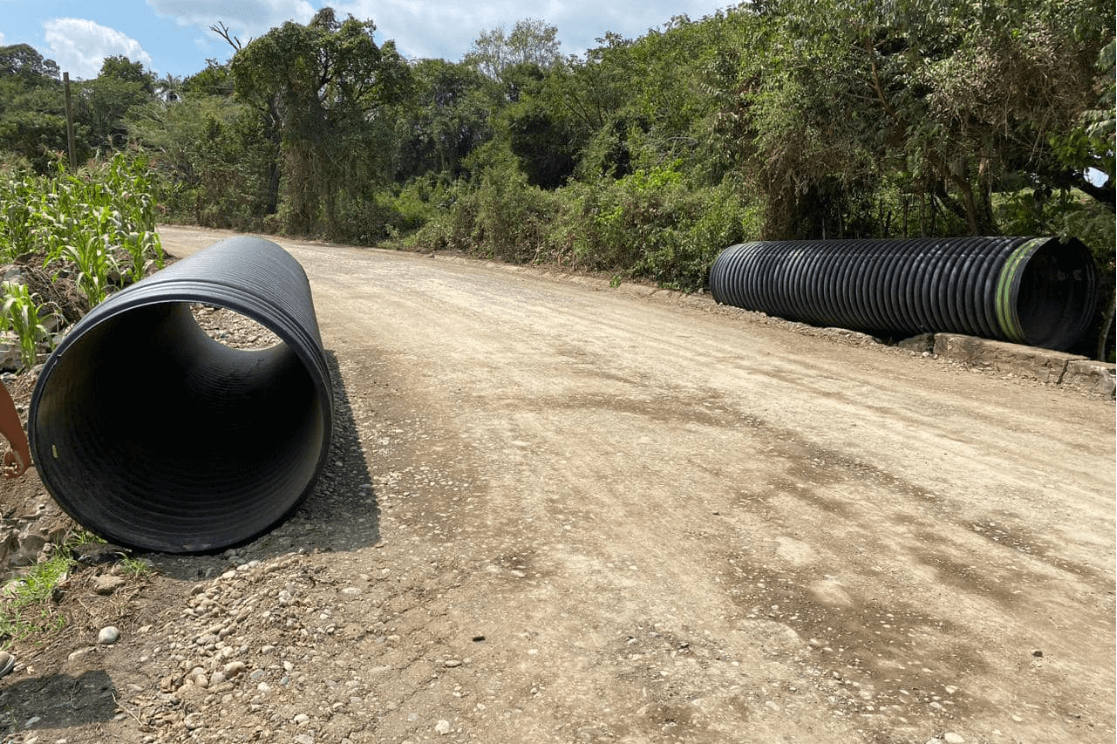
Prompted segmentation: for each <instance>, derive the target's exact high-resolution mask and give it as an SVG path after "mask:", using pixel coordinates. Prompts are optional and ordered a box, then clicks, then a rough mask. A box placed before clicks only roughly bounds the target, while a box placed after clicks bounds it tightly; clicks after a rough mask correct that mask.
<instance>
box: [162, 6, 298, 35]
mask: <svg viewBox="0 0 1117 744" xmlns="http://www.w3.org/2000/svg"><path fill="white" fill-rule="evenodd" d="M147 4H148V5H150V6H151V7H152V8H154V9H155V12H157V13H158V14H159V15H161V16H165V17H168V18H173V19H174V20H175V21H177V22H178V23H179V24H180V25H183V26H197V27H199V28H203V29H208V28H209V27H210V26H214V25H216V24H217V23H218V22H221V23H224V24H225V25H226V26H227V27H228V28H229V31H230V32H232V34H233V35H234V36H237V37H238V38H240V40H241V43H243V44H247V43H248V41H249V39H253V38H255V37H257V36H263V35H264V34H266V33H267V32H268V30H269V29H271V28H274V27H275V26H281V25H283V23H284V22H285V21H297V22H299V23H306V22H308V21H309V20H310V19H311V18H313V17H314V13H315V8H314V6H312V5H311V4H310V3H308V2H306V0H247V2H235V3H231V2H228V0H147ZM222 43H224V42H222Z"/></svg>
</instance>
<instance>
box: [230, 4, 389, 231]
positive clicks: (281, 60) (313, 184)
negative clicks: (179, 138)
mask: <svg viewBox="0 0 1117 744" xmlns="http://www.w3.org/2000/svg"><path fill="white" fill-rule="evenodd" d="M375 28H376V27H375V25H374V24H373V22H372V21H358V20H356V19H354V18H352V17H350V18H348V19H347V20H344V21H339V20H337V18H336V17H335V14H334V11H333V10H332V9H331V8H323V9H322V10H320V11H319V12H318V13H317V14H316V15H315V16H314V19H313V20H311V22H310V23H308V24H307V25H305V26H303V25H300V24H297V23H293V22H287V23H284V24H283V25H282V26H280V27H279V28H274V29H272V30H271V31H269V32H268V33H267V34H265V35H264V36H261V37H260V38H258V39H255V40H253V41H252V42H250V43H249V44H247V45H245V46H244V48H243V49H240V50H239V51H237V52H236V54H235V55H234V56H233V59H232V60H231V62H230V71H231V73H232V76H233V80H234V82H235V86H236V93H237V96H238V98H239V99H241V100H243V101H246V102H248V103H249V104H250V105H252V106H253V107H254V108H256V109H257V110H258V111H259V112H260V114H261V116H262V117H263V118H264V121H265V128H266V129H269V130H271V131H275V132H277V133H278V135H279V138H280V157H281V161H282V169H283V175H284V177H285V186H284V187H283V189H282V195H283V198H284V199H285V201H286V205H287V216H286V225H287V228H288V229H290V230H291V231H293V232H296V233H314V232H317V231H319V230H320V229H323V228H324V229H325V230H326V232H327V233H328V234H330V235H333V236H337V235H339V234H340V233H341V231H342V225H341V217H342V215H341V212H340V208H341V205H340V204H339V199H340V200H345V201H346V202H347V203H349V204H351V205H353V208H354V209H356V202H357V201H359V200H360V199H361V198H367V197H368V196H369V193H368V192H367V187H368V186H369V185H370V184H375V183H377V182H383V181H385V180H386V179H387V177H388V169H389V164H388V163H387V162H386V157H385V155H386V153H388V152H389V147H388V144H389V137H390V133H391V126H390V122H386V121H383V117H382V116H381V114H382V113H383V112H384V111H385V110H386V107H388V106H390V105H392V104H394V103H397V102H398V101H400V100H401V99H402V98H403V97H404V96H405V95H406V94H407V91H408V87H409V84H410V74H409V69H408V67H407V65H406V63H405V62H404V61H403V60H402V59H401V58H400V56H399V54H398V53H397V52H396V50H395V45H394V43H393V42H391V41H388V42H385V44H384V45H383V46H382V47H380V46H377V44H376V42H375V41H374V40H373V31H374V30H375Z"/></svg>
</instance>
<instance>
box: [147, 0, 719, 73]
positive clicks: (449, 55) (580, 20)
mask: <svg viewBox="0 0 1117 744" xmlns="http://www.w3.org/2000/svg"><path fill="white" fill-rule="evenodd" d="M148 1H149V2H153V1H155V0H148ZM733 4H734V3H732V2H730V1H728V0H645V1H644V2H641V3H639V4H637V3H603V2H601V1H600V0H496V1H495V2H488V3H462V2H460V0H351V2H338V3H333V4H332V5H333V7H334V8H335V9H336V10H337V12H338V14H339V16H344V14H346V13H348V14H351V15H353V16H354V17H356V18H359V19H361V20H365V19H369V18H371V19H372V20H373V21H374V22H375V23H376V40H377V42H382V41H383V40H384V39H394V40H395V41H396V45H397V46H398V47H399V50H400V53H401V54H403V56H405V57H413V58H414V57H438V58H442V59H446V60H449V61H452V62H456V61H458V60H460V59H461V58H462V56H463V55H465V53H466V52H468V51H469V48H470V46H471V45H472V43H473V41H474V40H475V39H476V38H477V37H478V36H480V34H481V32H482V31H487V30H489V29H493V28H497V27H499V26H503V27H504V28H506V29H511V28H512V26H514V25H515V24H516V21H520V20H523V19H526V18H532V19H535V20H541V21H544V22H545V23H547V24H550V25H553V26H556V27H557V28H558V38H559V41H560V42H561V47H560V50H559V51H560V52H561V53H562V54H564V55H569V54H578V55H580V54H583V53H584V52H585V51H586V50H587V49H592V48H594V47H596V46H598V44H597V39H599V38H601V37H603V36H605V33H606V32H608V31H613V32H615V33H619V34H620V35H621V36H624V37H626V38H630V39H634V38H638V37H640V36H643V35H644V34H645V33H647V31H648V29H649V28H656V27H659V26H662V25H663V24H665V23H667V22H668V21H670V20H671V18H672V16H675V15H680V14H684V13H685V14H689V15H690V18H691V19H692V20H699V19H700V18H702V17H703V16H705V15H710V14H712V13H713V12H714V11H715V10H717V9H718V8H724V7H727V6H730V5H733Z"/></svg>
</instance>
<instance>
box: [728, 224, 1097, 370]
mask: <svg viewBox="0 0 1117 744" xmlns="http://www.w3.org/2000/svg"><path fill="white" fill-rule="evenodd" d="M710 291H711V292H712V294H713V296H714V299H715V300H716V301H718V302H720V303H723V304H727V305H735V306H737V307H742V308H745V309H747V310H759V311H762V312H765V313H768V314H770V315H778V316H780V317H783V318H787V319H789V320H797V321H801V322H804V323H810V324H812V325H820V326H840V327H842V328H849V329H851V330H856V331H863V332H866V333H873V334H877V335H882V336H914V335H917V334H920V333H939V332H950V333H963V334H967V335H971V336H981V337H984V338H992V339H999V340H1002V341H1012V342H1015V343H1020V344H1029V345H1032V346H1042V347H1046V348H1049V349H1063V350H1065V349H1068V348H1070V347H1071V346H1073V345H1074V344H1075V342H1077V341H1078V340H1079V339H1080V338H1081V337H1082V335H1083V334H1084V333H1085V332H1086V330H1087V328H1088V327H1089V325H1090V322H1091V320H1092V319H1093V315H1094V309H1095V307H1096V305H1097V297H1098V274H1097V268H1096V266H1095V264H1094V259H1093V256H1091V255H1090V251H1089V250H1088V249H1087V248H1086V246H1084V245H1083V244H1082V243H1081V242H1079V241H1077V240H1074V239H1071V240H1066V241H1060V240H1059V239H1058V238H919V239H913V240H802V241H772V242H756V243H739V244H737V245H733V246H730V247H729V248H726V249H725V250H724V251H722V252H721V254H720V255H719V256H718V257H717V259H715V260H714V264H713V266H712V267H711V269H710Z"/></svg>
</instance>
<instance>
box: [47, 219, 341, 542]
mask: <svg viewBox="0 0 1117 744" xmlns="http://www.w3.org/2000/svg"><path fill="white" fill-rule="evenodd" d="M192 303H200V304H206V305H213V306H217V307H222V308H227V309H229V310H232V311H235V312H237V313H240V314H241V315H244V316H247V317H248V318H251V319H252V320H255V321H256V322H258V323H260V324H261V325H263V326H264V327H266V328H267V329H269V330H271V331H272V332H273V333H275V334H276V335H277V336H278V337H279V338H280V341H281V342H280V343H278V344H277V345H275V346H272V347H270V348H267V349H262V350H255V351H249V350H237V349H232V348H229V347H227V346H225V345H223V344H221V343H219V342H217V341H214V340H212V339H211V338H209V336H207V335H206V333H205V332H204V331H202V329H201V328H200V327H199V326H198V324H197V322H195V320H194V317H193V314H192V313H191V310H190V305H191V304H192ZM332 422H333V392H332V383H331V381H330V372H329V368H328V366H327V364H326V357H325V353H324V351H323V348H322V339H321V336H320V335H319V331H318V321H317V319H316V317H315V315H314V305H313V302H312V300H311V294H310V284H309V283H308V281H307V278H306V274H305V273H304V272H303V270H302V267H301V266H299V264H298V262H296V261H295V259H294V258H292V257H291V256H290V255H289V254H288V253H287V252H285V251H284V250H283V249H282V248H280V247H279V246H278V245H276V244H275V243H272V242H270V241H267V240H262V239H260V238H251V237H236V238H230V239H228V240H223V241H221V242H220V243H217V244H215V245H213V246H211V247H210V248H207V249H206V250H204V251H202V252H200V253H197V254H195V255H193V256H191V257H189V258H186V259H184V260H182V261H179V262H177V263H175V264H173V265H171V266H169V267H167V268H166V269H164V270H163V271H160V272H159V273H157V274H154V275H152V276H150V277H148V278H147V279H145V280H143V281H141V282H139V283H137V284H135V285H133V286H132V287H129V288H128V289H126V290H124V291H122V292H120V293H119V294H117V295H114V296H112V297H111V298H109V299H108V300H106V301H105V302H103V303H102V304H101V305H99V306H97V307H96V308H94V309H93V310H92V312H90V313H89V314H88V315H86V316H85V318H83V319H82V320H81V321H80V322H79V323H78V324H77V325H75V326H74V328H73V330H72V331H71V332H70V334H69V335H68V336H67V337H66V338H65V339H64V340H63V341H62V343H61V344H59V346H58V348H57V349H56V350H55V351H54V353H53V354H51V356H50V358H49V359H48V360H47V362H46V364H45V365H44V366H43V370H42V373H41V375H40V377H39V381H38V384H37V386H36V388H35V392H34V395H33V396H32V399H31V410H30V415H29V421H28V433H29V435H30V440H31V451H32V457H33V458H34V461H35V465H36V467H37V468H38V471H39V475H40V477H41V478H42V481H43V483H44V485H45V486H46V487H47V490H48V491H50V493H51V495H52V496H53V497H54V499H55V500H56V501H57V502H58V504H59V505H60V506H61V507H62V508H63V509H65V511H66V512H67V513H68V514H70V516H71V517H73V518H74V519H75V520H76V521H77V522H78V523H79V524H82V525H84V526H85V527H87V528H88V529H90V530H92V531H94V532H96V533H98V534H100V535H102V536H104V537H105V538H107V539H109V540H112V541H115V542H117V543H120V544H122V545H125V546H130V547H134V548H141V549H145V550H156V551H164V552H170V553H189V552H201V551H208V550H216V549H220V548H225V547H228V546H230V545H235V544H237V543H240V542H244V541H245V540H248V539H249V538H252V537H254V536H256V535H258V534H260V533H261V532H263V531H265V530H267V529H268V528H269V527H271V526H272V525H274V524H275V523H276V522H278V521H279V520H280V519H281V518H282V517H283V516H284V515H285V514H287V513H288V512H289V511H290V510H291V509H292V508H293V507H294V506H295V505H296V504H297V503H298V502H299V501H300V500H302V498H303V497H305V496H306V495H307V494H308V493H309V492H310V490H311V488H312V487H313V484H314V482H315V480H316V478H317V477H318V474H319V472H320V471H321V469H322V467H323V465H324V464H325V462H326V456H327V453H328V450H329V445H330V434H331V430H332Z"/></svg>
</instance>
